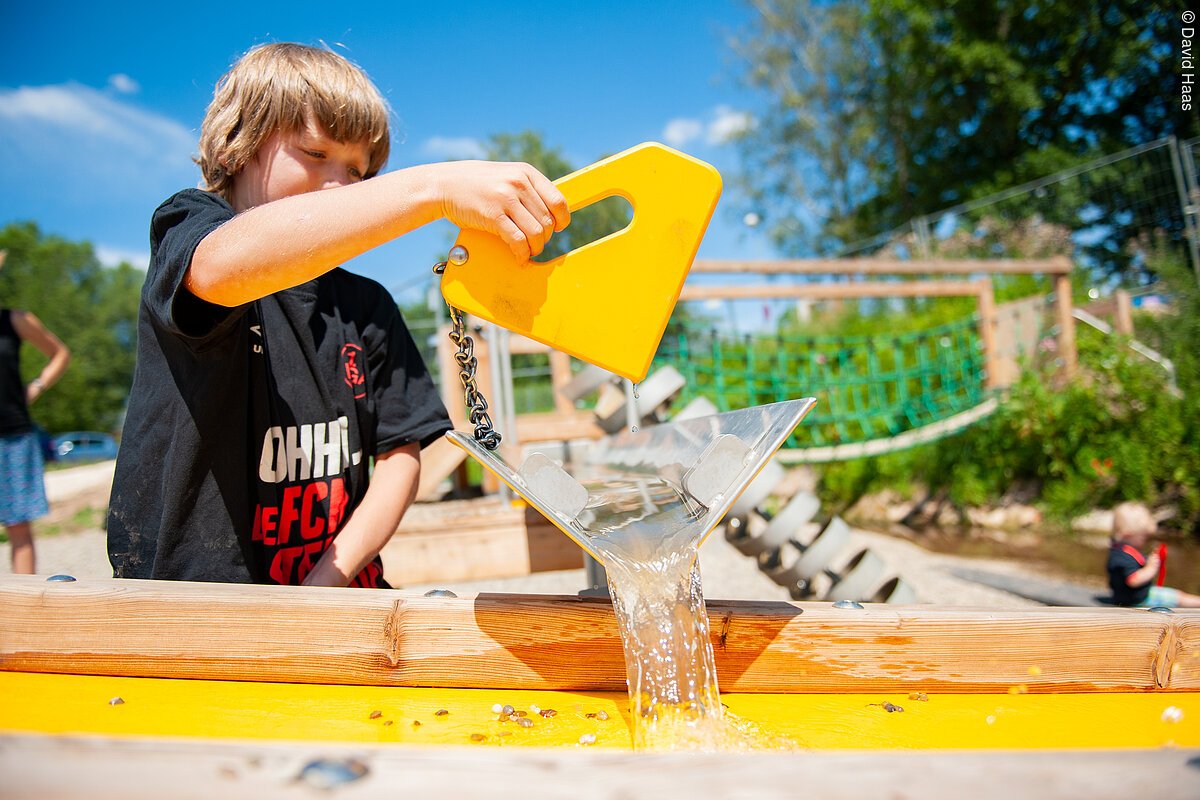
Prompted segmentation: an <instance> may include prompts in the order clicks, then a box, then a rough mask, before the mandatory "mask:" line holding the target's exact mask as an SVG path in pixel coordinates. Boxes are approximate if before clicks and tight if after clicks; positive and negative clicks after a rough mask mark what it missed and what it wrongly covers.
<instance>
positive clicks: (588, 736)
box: [579, 733, 596, 744]
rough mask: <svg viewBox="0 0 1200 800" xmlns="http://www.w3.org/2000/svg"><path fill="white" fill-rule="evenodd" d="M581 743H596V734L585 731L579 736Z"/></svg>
mask: <svg viewBox="0 0 1200 800" xmlns="http://www.w3.org/2000/svg"><path fill="white" fill-rule="evenodd" d="M579 743H580V744H595V743H596V734H594V733H585V734H584V735H583V736H580V737H579Z"/></svg>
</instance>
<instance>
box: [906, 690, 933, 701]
mask: <svg viewBox="0 0 1200 800" xmlns="http://www.w3.org/2000/svg"><path fill="white" fill-rule="evenodd" d="M908 699H909V700H920V701H921V702H922V703H927V702H929V695H927V694H925V693H924V692H913V693H912V694H910V695H909V696H908Z"/></svg>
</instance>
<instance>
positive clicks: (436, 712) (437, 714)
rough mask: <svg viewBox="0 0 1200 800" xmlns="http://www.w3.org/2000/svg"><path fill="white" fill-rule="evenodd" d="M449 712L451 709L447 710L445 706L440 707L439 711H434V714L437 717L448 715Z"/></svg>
mask: <svg viewBox="0 0 1200 800" xmlns="http://www.w3.org/2000/svg"><path fill="white" fill-rule="evenodd" d="M449 713H450V712H449V711H447V710H446V709H444V708H439V709H438V710H437V711H435V712H433V715H434V716H435V717H444V716H446V715H447V714H449Z"/></svg>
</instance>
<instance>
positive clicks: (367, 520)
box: [304, 442, 421, 586]
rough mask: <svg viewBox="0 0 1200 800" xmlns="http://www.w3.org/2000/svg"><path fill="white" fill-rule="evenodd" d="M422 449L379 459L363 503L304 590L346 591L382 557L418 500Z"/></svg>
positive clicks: (406, 448)
mask: <svg viewBox="0 0 1200 800" xmlns="http://www.w3.org/2000/svg"><path fill="white" fill-rule="evenodd" d="M420 474H421V446H420V445H419V444H417V443H415V442H414V443H413V444H407V445H404V446H403V447H398V448H396V449H395V450H391V451H389V452H387V453H384V454H382V455H379V456H376V457H375V471H374V472H373V473H372V474H371V484H370V485H369V486H368V487H367V493H366V494H365V495H363V499H362V502H361V503H359V504H358V508H356V509H355V510H354V513H353V514H352V515H351V516H350V519H349V520H348V521H347V522H346V524H345V525H344V526H343V527H342V529H341V530H340V531H338V533H337V535H336V536H335V537H334V539H333V543H332V544H330V545H329V548H328V549H327V550H326V551H325V552H324V554H322V556H321V559H320V560H319V561H318V562H317V564H316V566H314V567H313V568H312V571H310V572H309V573H308V575H307V577H305V579H304V585H305V586H347V585H349V583H350V581H351V580H353V578H354V576H355V575H357V574H358V573H359V572H361V571H362V569H363V568H364V567H365V566H367V564H369V563H370V561H371V559H373V558H374V557H375V556H377V555H379V551H380V550H382V549H383V546H384V545H385V544H387V543H388V540H389V539H391V538H392V534H393V533H395V531H396V527H397V526H398V525H399V524H400V518H401V517H403V516H404V512H405V511H407V510H408V507H409V506H410V505H412V502H413V500H415V499H416V496H417V483H418V480H419V478H420Z"/></svg>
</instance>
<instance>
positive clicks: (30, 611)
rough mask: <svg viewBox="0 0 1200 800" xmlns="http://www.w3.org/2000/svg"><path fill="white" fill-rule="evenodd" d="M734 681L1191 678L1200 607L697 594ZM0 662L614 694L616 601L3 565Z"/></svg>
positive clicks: (1161, 681)
mask: <svg viewBox="0 0 1200 800" xmlns="http://www.w3.org/2000/svg"><path fill="white" fill-rule="evenodd" d="M708 614H709V620H710V623H711V626H710V628H711V631H712V642H713V647H714V650H715V653H716V657H717V671H718V674H719V676H720V681H721V688H722V690H724V691H732V692H785V693H789V692H875V691H896V690H904V691H928V692H934V691H937V692H959V693H964V692H997V693H1003V692H1007V691H1009V690H1010V689H1014V688H1016V689H1019V690H1022V691H1029V692H1050V691H1053V692H1093V691H1157V690H1171V691H1200V612H1195V611H1181V612H1176V613H1173V614H1153V613H1150V612H1147V611H1140V610H1132V609H1058V608H1056V609H1050V608H1047V609H1028V610H1025V609H1022V610H1019V611H1016V610H1004V611H1000V610H996V609H953V608H938V607H921V606H914V607H892V606H876V605H868V606H867V608H866V609H864V610H853V611H851V610H842V609H836V608H833V607H832V606H830V605H828V604H824V603H803V604H795V603H782V602H736V601H724V602H722V601H712V602H709V603H708ZM0 668H2V669H6V670H18V671H26V672H54V673H64V674H93V675H127V676H143V677H170V678H210V679H220V680H243V681H283V682H293V683H330V684H366V685H402V686H450V687H458V688H513V689H516V688H529V689H570V690H577V691H587V690H608V691H621V690H623V689H624V687H625V679H626V673H625V664H624V658H623V655H622V649H621V644H620V640H619V638H618V636H617V628H616V622H615V620H614V618H613V613H612V607H611V604H610V603H609V602H608V601H607V600H604V601H601V600H594V599H580V598H578V597H574V596H568V597H552V596H540V595H501V594H481V595H477V596H464V597H461V598H458V599H453V598H428V597H422V596H419V595H414V594H409V593H403V592H396V591H367V590H355V589H323V588H311V587H304V588H300V587H274V586H245V585H218V584H200V583H169V582H158V581H133V580H125V581H122V580H111V579H110V580H91V581H88V580H83V581H77V582H75V583H48V582H47V581H46V580H45V579H44V578H40V577H37V576H22V575H14V576H4V577H3V578H0Z"/></svg>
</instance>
